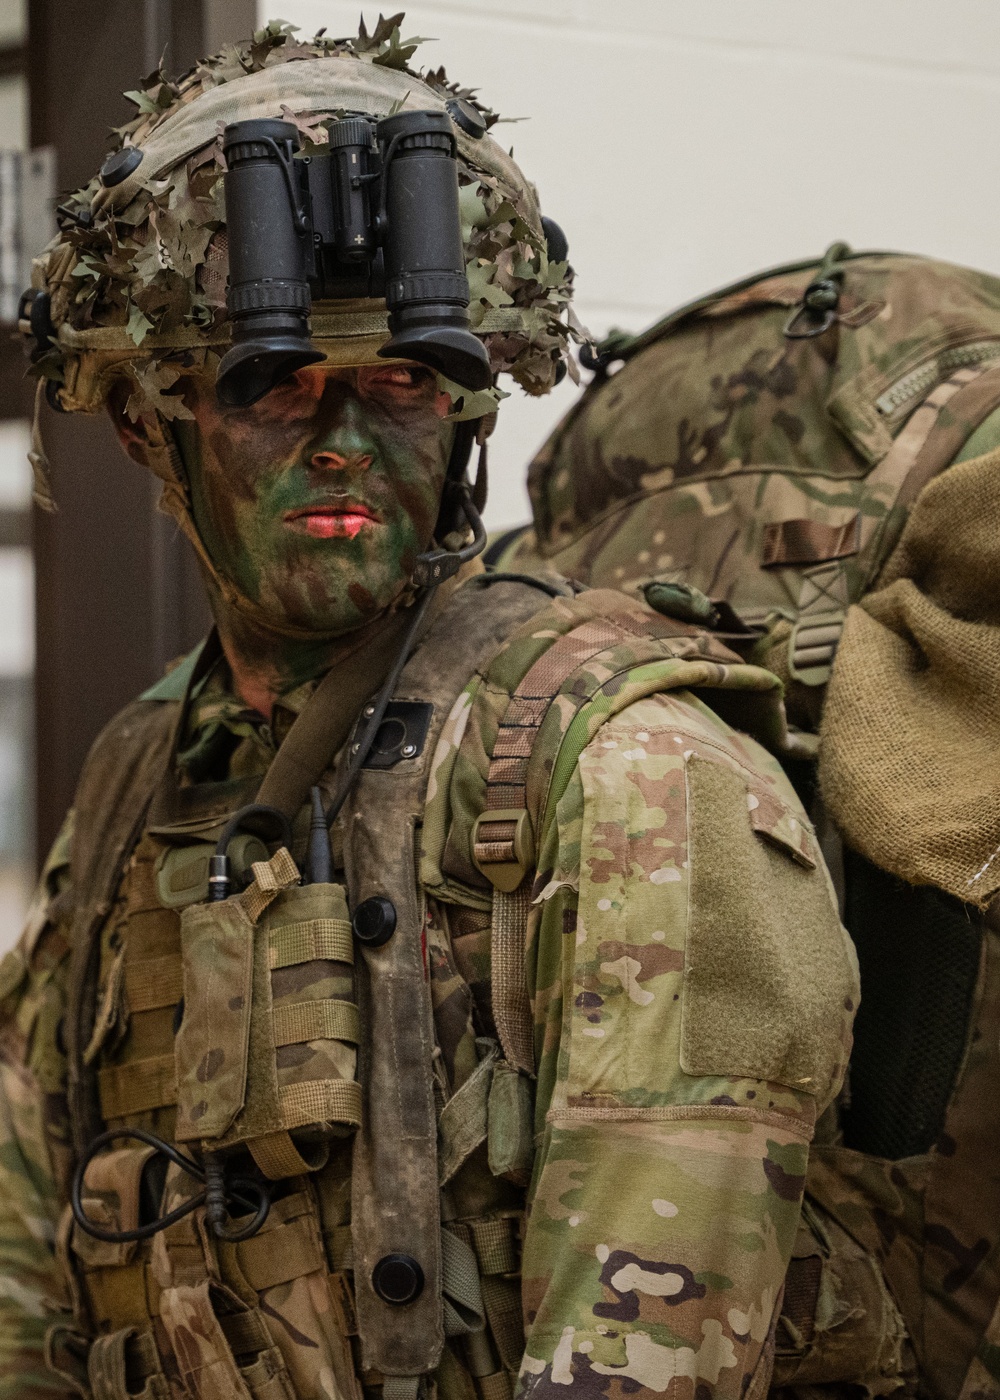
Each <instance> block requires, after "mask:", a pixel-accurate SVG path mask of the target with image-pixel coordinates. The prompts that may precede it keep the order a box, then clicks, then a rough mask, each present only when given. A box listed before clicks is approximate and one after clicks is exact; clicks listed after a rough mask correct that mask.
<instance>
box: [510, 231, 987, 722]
mask: <svg viewBox="0 0 1000 1400" xmlns="http://www.w3.org/2000/svg"><path fill="white" fill-rule="evenodd" d="M839 266H840V268H841V269H842V272H843V280H842V285H841V290H840V296H839V302H838V305H837V309H836V315H835V317H834V320H833V322H832V324H831V326H830V328H829V329H828V330H827V331H826V333H825V334H823V335H820V336H818V337H814V338H811V339H788V338H786V337H785V336H784V335H783V331H784V328H785V327H786V325H787V324H788V322H789V320H790V319H791V318H792V316H793V315H794V314H795V309H796V307H798V306H799V305H800V303H801V301H802V296H803V293H804V292H805V290H806V288H807V287H808V286H809V284H810V282H811V281H812V279H813V278H814V277H815V276H816V274H817V272H818V271H819V267H818V265H817V264H816V263H808V264H798V265H795V266H792V267H789V268H784V269H779V270H777V271H776V272H774V273H761V274H759V275H758V276H756V277H754V278H750V279H747V282H746V283H743V284H740V285H738V286H737V287H735V288H730V289H726V290H723V291H721V292H718V293H715V294H712V295H711V296H708V297H705V298H703V299H702V300H701V301H699V302H697V303H695V304H694V306H693V308H688V309H684V310H682V311H680V312H677V313H675V314H674V315H673V316H670V317H668V318H666V320H665V321H663V322H661V323H659V324H658V325H657V326H654V327H652V328H651V329H650V330H649V331H647V332H645V333H644V334H643V335H641V336H637V337H634V338H630V337H626V336H619V337H617V338H616V339H614V338H613V341H612V342H609V348H608V352H607V353H608V356H609V359H610V360H611V362H612V369H613V366H614V363H615V361H616V358H618V359H620V358H621V357H624V364H623V365H622V367H621V368H619V369H618V370H617V372H611V373H610V374H608V375H607V376H605V375H598V376H597V377H596V378H595V379H594V381H593V382H592V383H591V385H590V386H589V387H588V389H587V391H586V392H585V393H584V394H583V395H582V397H581V398H580V400H579V401H578V402H577V404H576V405H575V407H574V408H573V409H572V410H571V411H570V413H569V414H568V415H567V417H566V418H565V419H564V420H563V422H562V423H561V424H560V425H559V426H558V427H557V428H556V430H555V432H554V433H553V434H552V436H551V437H550V439H549V440H548V442H547V443H546V444H545V446H544V447H543V448H542V449H541V451H540V452H539V454H538V455H537V457H536V458H535V460H534V462H533V463H532V464H531V467H530V469H529V476H528V481H529V490H530V493H531V498H532V507H533V513H534V518H533V528H532V529H531V530H530V531H528V532H527V533H526V534H525V535H524V536H522V537H521V538H520V539H519V540H518V541H516V542H515V543H514V544H512V545H511V546H510V547H509V548H508V549H507V551H506V552H505V553H504V554H503V555H502V557H501V558H500V559H498V560H496V561H495V562H496V564H497V567H500V568H536V569H539V568H540V569H546V568H551V569H553V570H555V571H558V572H561V573H563V574H565V575H567V576H568V577H570V578H577V579H579V580H581V582H585V583H588V584H591V585H593V586H598V587H615V588H621V589H624V590H625V591H627V592H629V593H633V594H635V593H639V592H640V591H641V589H642V587H643V585H644V584H646V583H647V582H648V581H649V580H651V579H663V580H669V581H679V582H685V583H689V584H693V585H694V586H695V587H697V588H699V589H701V590H702V592H704V593H706V594H707V595H709V596H710V597H712V598H722V599H725V600H727V601H728V602H729V603H731V604H732V606H733V607H734V608H735V609H736V611H737V612H738V613H739V614H740V616H741V617H743V618H744V619H745V620H746V621H748V622H752V623H760V624H763V623H768V624H769V625H770V626H771V628H772V639H773V641H774V643H775V645H774V648H773V651H769V652H768V654H767V659H766V660H765V661H764V664H766V665H768V666H770V667H771V668H772V669H775V668H777V669H778V670H779V672H785V671H786V670H787V667H786V665H785V663H784V660H783V651H784V643H786V642H787V637H788V625H789V623H790V622H791V621H794V619H795V618H796V617H797V615H798V612H799V608H800V604H801V599H802V591H803V571H804V570H806V569H808V568H810V567H812V566H815V565H818V564H822V563H824V562H826V561H833V560H837V559H843V558H845V557H849V556H850V555H851V554H852V552H853V551H854V550H856V547H857V545H856V532H857V531H858V528H859V526H860V525H863V522H864V520H865V519H866V518H867V517H868V516H869V515H874V517H875V518H876V519H878V520H881V519H882V518H883V517H884V516H885V513H886V502H885V500H884V498H880V497H879V496H878V495H874V496H873V495H872V494H871V493H869V492H868V491H867V490H866V478H867V477H868V475H869V473H870V472H871V471H872V468H873V467H875V466H876V465H877V464H878V463H879V462H880V461H881V460H882V459H883V458H884V457H885V456H886V454H887V453H888V451H889V449H890V447H891V446H892V443H893V441H894V439H895V438H896V436H897V435H898V434H899V432H900V430H901V429H902V427H903V426H904V424H905V423H906V422H907V420H908V418H909V417H910V415H911V414H912V413H913V410H914V409H915V408H916V407H917V406H918V405H919V404H920V403H921V402H922V401H923V400H924V399H925V398H926V397H927V395H928V394H929V393H930V392H931V391H932V390H933V389H934V388H935V387H936V386H937V385H938V384H940V383H941V382H942V381H944V380H946V379H947V378H948V376H949V375H950V374H951V373H953V372H954V371H955V370H956V369H958V368H960V367H963V366H974V367H979V366H983V365H985V366H987V367H991V366H992V365H993V363H994V362H996V361H997V360H998V359H1000V280H998V279H996V278H993V277H990V276H989V275H987V274H986V273H981V272H975V271H972V270H970V269H967V268H959V267H954V266H952V265H950V264H947V263H941V262H934V261H932V260H929V259H924V258H917V257H911V256H907V255H903V254H890V253H860V254H854V255H850V256H845V257H844V259H843V260H842V262H841V263H840V264H839ZM996 382H997V380H996V376H995V375H988V374H984V375H982V376H981V379H980V380H978V381H977V386H971V387H970V389H969V391H968V392H967V393H966V394H963V395H960V396H956V398H955V399H953V400H952V401H951V402H950V403H949V405H948V409H947V415H946V417H945V419H944V420H943V421H942V422H941V423H939V425H938V428H937V429H936V432H938V433H940V435H941V441H940V448H941V453H942V455H941V463H942V465H943V464H945V463H947V462H948V461H949V460H951V458H952V456H954V455H956V454H958V453H959V451H960V450H961V449H963V446H964V445H965V444H966V442H967V440H970V439H971V435H972V433H973V431H974V430H975V429H976V428H977V427H978V426H979V424H980V423H981V422H982V420H983V419H984V418H986V417H987V415H988V414H989V413H990V411H991V407H992V406H995V403H996V401H997V400H996V398H995V397H994V399H993V404H992V405H991V403H990V400H989V397H988V395H989V394H990V393H991V392H993V391H995V390H996ZM995 422H996V420H995V419H993V418H988V420H987V423H986V424H985V426H984V428H983V429H982V430H981V435H977V440H976V442H975V443H973V442H971V441H970V442H969V447H968V448H967V449H966V451H965V453H964V454H963V455H972V452H973V451H978V452H984V451H986V450H987V447H988V446H993V445H996V443H997V442H1000V427H998V426H994V424H995ZM815 702H816V697H815V696H809V695H800V694H799V693H798V687H793V691H792V694H791V696H790V703H791V705H792V709H793V711H794V716H795V719H796V721H797V722H799V723H801V724H804V725H807V726H809V727H813V726H814V725H815V721H816V719H817V717H818V708H817V706H816V703H815Z"/></svg>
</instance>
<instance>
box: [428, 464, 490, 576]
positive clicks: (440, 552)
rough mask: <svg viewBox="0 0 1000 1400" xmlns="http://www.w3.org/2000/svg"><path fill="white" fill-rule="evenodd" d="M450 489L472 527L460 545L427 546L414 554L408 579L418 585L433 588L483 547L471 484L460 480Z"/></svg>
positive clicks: (483, 534)
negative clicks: (449, 546) (453, 547)
mask: <svg viewBox="0 0 1000 1400" xmlns="http://www.w3.org/2000/svg"><path fill="white" fill-rule="evenodd" d="M450 489H451V490H452V491H453V492H454V494H455V496H456V504H457V505H458V507H459V509H460V510H461V512H462V514H463V515H464V516H465V518H466V520H467V521H468V523H469V525H470V527H471V529H472V539H471V541H470V542H469V543H468V544H466V545H463V546H462V548H461V549H443V548H439V549H429V550H428V551H427V552H426V553H425V554H420V555H418V556H417V562H416V566H415V567H414V570H413V574H412V576H411V582H412V583H413V584H414V585H415V586H416V587H417V588H434V587H436V585H437V584H439V583H444V581H445V579H447V578H454V576H455V575H456V574H457V573H458V571H459V569H460V568H461V567H462V565H463V564H467V563H468V562H469V560H470V559H475V557H476V555H477V554H482V552H483V550H484V549H485V548H486V526H485V525H484V524H483V517H482V516H481V515H480V514H479V511H478V510H477V509H476V507H475V505H474V504H473V502H472V488H471V486H470V485H469V483H468V482H467V481H464V480H463V481H459V482H456V483H455V484H454V486H451V487H450Z"/></svg>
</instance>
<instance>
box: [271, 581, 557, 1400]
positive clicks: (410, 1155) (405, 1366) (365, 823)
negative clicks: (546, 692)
mask: <svg viewBox="0 0 1000 1400" xmlns="http://www.w3.org/2000/svg"><path fill="white" fill-rule="evenodd" d="M483 586H484V584H483V582H482V581H479V582H477V580H476V579H475V578H473V579H470V580H469V582H468V583H466V584H465V585H464V586H463V587H461V588H459V589H457V590H456V592H455V594H454V596H453V598H452V599H451V600H450V601H449V603H448V605H447V607H446V608H444V609H442V611H441V613H440V614H439V615H438V616H437V617H436V618H435V620H434V621H433V623H432V624H431V627H430V630H429V631H428V633H427V635H426V636H425V638H424V640H423V642H422V643H421V645H420V646H419V647H418V648H417V649H416V651H415V652H414V654H413V656H412V657H411V658H410V660H409V662H408V663H407V665H406V668H405V669H404V671H403V673H402V676H401V677H400V681H399V684H398V686H397V687H396V697H397V699H400V700H418V701H421V702H423V703H426V704H429V705H430V706H431V707H432V711H431V719H430V721H429V728H428V731H427V738H426V744H425V749H424V756H420V757H417V758H415V759H413V760H409V761H405V762H400V763H398V764H396V765H395V766H394V767H392V768H374V767H372V768H367V767H366V768H363V769H362V770H361V773H360V775H359V778H358V781H357V783H356V785H355V787H354V789H353V791H352V793H351V795H350V797H349V798H348V800H347V802H346V804H345V807H344V810H343V813H342V814H341V817H340V819H339V821H340V828H341V830H342V832H343V840H344V864H345V870H346V880H347V886H348V890H349V893H350V902H351V907H352V908H353V909H357V908H358V906H359V904H361V903H363V902H364V901H365V900H371V899H375V898H379V899H382V900H389V901H390V903H391V906H392V908H393V909H394V911H395V928H394V931H393V933H392V934H391V936H390V937H389V939H388V940H387V941H386V942H383V943H381V944H378V945H373V944H364V945H360V946H359V948H358V957H357V962H356V969H357V975H358V1002H359V1005H360V1007H361V1021H362V1025H363V1026H364V1028H365V1032H364V1035H363V1037H362V1042H361V1045H360V1046H359V1057H360V1058H359V1079H360V1081H361V1083H362V1085H363V1091H364V1095H365V1101H364V1108H363V1112H362V1115H361V1117H362V1122H361V1127H360V1128H359V1129H358V1131H357V1134H356V1136H355V1139H354V1145H353V1156H352V1172H351V1193H352V1200H353V1208H352V1217H351V1236H352V1241H353V1254H354V1265H355V1272H354V1280H355V1290H356V1302H357V1310H358V1325H359V1330H360V1336H361V1344H362V1351H363V1354H364V1364H365V1366H366V1367H370V1368H373V1369H377V1370H378V1371H380V1372H381V1373H382V1374H383V1375H384V1376H385V1377H386V1378H387V1387H386V1393H387V1394H389V1393H390V1392H391V1393H393V1394H394V1395H396V1396H399V1397H404V1396H415V1395H416V1393H417V1390H418V1384H417V1379H416V1378H417V1377H420V1376H423V1375H426V1374H427V1373H429V1372H432V1371H433V1370H434V1369H435V1368H436V1366H437V1364H438V1362H439V1360H440V1356H441V1348H442V1346H443V1342H444V1331H443V1328H444V1325H445V1324H444V1322H443V1320H442V1305H441V1298H442V1290H443V1287H444V1281H445V1276H444V1269H445V1266H446V1262H447V1261H446V1260H444V1259H443V1256H442V1245H441V1206H440V1190H439V1185H438V1163H437V1152H438V1147H437V1113H436V1106H435V1092H434V1070H433V1064H434V1061H433V1055H432V1050H433V1046H434V1017H433V1008H432V1005H431V987H430V983H429V980H428V975H427V964H426V956H427V954H426V947H425V944H424V936H423V922H424V911H423V906H422V897H421V894H420V891H419V888H418V885H417V881H416V878H415V872H416V869H417V853H416V834H417V830H418V828H419V824H420V819H421V816H422V814H423V811H424V809H425V805H426V799H427V785H428V778H429V775H430V771H431V767H430V763H429V758H430V755H432V754H433V753H434V752H435V750H436V747H437V743H438V740H439V738H440V735H441V730H442V728H443V726H444V724H445V721H446V720H447V718H448V715H449V714H450V712H451V710H452V708H453V705H454V702H455V698H456V696H457V695H459V694H460V693H461V692H462V690H463V687H464V686H466V685H467V683H468V681H469V677H470V676H471V675H473V674H475V673H477V671H479V670H480V669H482V668H484V667H487V666H488V663H489V660H490V658H491V657H492V656H493V655H494V653H495V652H496V651H497V650H498V649H499V650H502V649H503V647H504V645H505V643H506V640H507V638H508V637H509V636H510V635H511V634H512V633H514V632H516V631H517V630H518V629H520V628H522V627H523V626H524V625H525V624H526V623H527V621H528V619H529V618H531V617H533V616H534V615H535V614H537V613H538V611H539V594H538V590H537V587H536V586H535V585H534V583H533V582H532V581H528V583H527V585H526V584H525V583H511V582H500V583H497V584H496V586H495V587H494V586H492V585H491V586H490V588H489V594H488V598H487V597H484V594H483ZM286 742H287V741H286ZM401 1256H405V1257H406V1259H405V1262H406V1267H407V1268H409V1267H410V1265H415V1264H418V1265H419V1276H420V1278H421V1280H422V1281H421V1283H420V1284H419V1285H418V1286H417V1287H416V1289H415V1292H414V1295H413V1297H412V1299H411V1300H410V1301H408V1302H407V1305H406V1306H405V1307H399V1306H395V1305H394V1303H393V1300H392V1297H391V1295H390V1294H387V1293H386V1291H385V1289H384V1288H382V1291H379V1279H380V1277H381V1274H380V1269H381V1270H382V1271H383V1272H384V1266H385V1265H386V1264H387V1262H389V1263H391V1261H392V1260H393V1259H396V1260H398V1259H399V1258H400V1257H401ZM411 1275H412V1270H411Z"/></svg>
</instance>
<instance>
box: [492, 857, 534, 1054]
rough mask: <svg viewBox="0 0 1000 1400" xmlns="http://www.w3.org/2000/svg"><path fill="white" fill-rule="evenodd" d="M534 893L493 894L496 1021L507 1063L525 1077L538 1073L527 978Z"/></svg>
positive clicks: (523, 888) (522, 887)
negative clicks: (525, 959) (529, 911)
mask: <svg viewBox="0 0 1000 1400" xmlns="http://www.w3.org/2000/svg"><path fill="white" fill-rule="evenodd" d="M530 906H531V890H530V888H528V886H527V885H526V884H525V883H523V882H522V884H521V885H520V886H519V887H518V888H517V889H516V890H513V891H512V892H511V893H508V892H507V891H506V890H494V891H493V922H492V930H491V935H490V951H491V961H490V983H491V987H492V995H493V1018H494V1020H495V1022H496V1027H497V1034H498V1035H499V1037H500V1044H501V1045H502V1046H503V1052H504V1055H505V1056H506V1058H507V1062H508V1064H511V1065H513V1066H514V1067H515V1068H516V1069H519V1070H523V1071H524V1073H525V1074H534V1072H535V1037H534V1018H533V1017H532V1013H531V999H530V998H529V996H528V983H527V980H526V978H525V975H524V948H525V943H526V940H527V929H528V910H529V908H530Z"/></svg>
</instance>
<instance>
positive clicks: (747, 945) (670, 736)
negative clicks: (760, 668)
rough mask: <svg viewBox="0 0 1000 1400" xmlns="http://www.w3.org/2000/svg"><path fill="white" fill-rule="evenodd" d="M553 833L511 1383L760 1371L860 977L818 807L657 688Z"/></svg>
mask: <svg viewBox="0 0 1000 1400" xmlns="http://www.w3.org/2000/svg"><path fill="white" fill-rule="evenodd" d="M543 840H544V841H545V847H546V849H545V851H544V856H545V858H544V859H543V860H542V861H541V862H540V869H542V870H544V871H545V874H544V875H543V876H542V878H541V880H540V882H539V884H540V886H541V888H540V889H539V888H538V887H537V886H536V895H535V903H534V907H533V918H532V921H531V923H530V925H529V963H530V969H529V985H530V986H531V987H532V991H533V1005H534V1008H535V1016H536V1051H537V1058H538V1063H539V1075H538V1097H537V1106H536V1142H538V1143H540V1147H539V1148H538V1151H537V1154H536V1164H535V1172H534V1178H533V1181H532V1187H531V1193H530V1210H529V1218H528V1225H527V1230H526V1236H525V1244H524V1264H523V1297H524V1307H525V1322H526V1335H527V1345H526V1351H525V1356H524V1362H523V1368H522V1375H521V1395H522V1396H528V1395H533V1396H536V1397H537V1400H541V1397H542V1396H543V1395H544V1394H546V1393H553V1394H556V1395H559V1396H563V1397H564V1396H565V1395H566V1394H567V1391H566V1389H565V1387H574V1386H575V1387H578V1388H579V1390H580V1393H581V1394H586V1395H587V1396H588V1397H589V1396H592V1395H608V1396H613V1397H616V1400H617V1397H619V1396H626V1395H630V1396H634V1395H638V1394H640V1392H642V1393H645V1392H650V1393H654V1392H655V1393H656V1394H657V1395H663V1394H665V1393H666V1394H668V1395H674V1394H683V1396H684V1397H685V1400H687V1397H689V1396H690V1395H691V1394H692V1393H694V1394H695V1395H696V1396H697V1397H698V1400H709V1397H725V1398H726V1400H729V1397H733V1400H736V1398H737V1397H742V1396H746V1395H750V1396H753V1397H756V1396H758V1395H763V1394H765V1393H766V1389H767V1385H768V1381H769V1379H770V1373H771V1366H772V1358H773V1346H774V1340H773V1339H774V1329H775V1327H776V1324H777V1318H778V1314H779V1310H780V1301H781V1295H782V1288H783V1282H784V1276H785V1271H786V1268H787V1265H788V1260H789V1257H790V1253H791V1249H792V1244H793V1240H794V1237H795V1231H796V1226H797V1223H798V1218H799V1212H800V1206H801V1198H802V1190H803V1185H804V1179H805V1171H806V1161H807V1155H808V1145H809V1142H810V1139H811V1134H812V1128H813V1124H814V1122H815V1119H816V1117H817V1115H818V1112H819V1111H821V1110H822V1108H823V1107H824V1106H825V1105H826V1103H827V1102H829V1100H830V1099H831V1098H832V1097H833V1095H834V1094H835V1093H836V1091H837V1089H838V1087H839V1084H840V1081H841V1079H842V1076H843V1072H844V1066H845V1064H846V1058H847V1054H848V1052H849V1048H850V1024H851V1019H852V1014H853V1009H854V1007H855V1005H856V1001H857V984H856V967H855V964H854V961H853V953H852V952H851V950H850V945H849V941H848V940H847V936H846V934H845V933H844V931H843V929H842V928H841V926H840V923H839V920H838V918H837V915H836V911H835V908H834V904H833V899H832V892H831V889H830V885H829V880H828V878H827V876H826V872H825V870H824V869H823V868H822V865H821V862H820V858H819V855H818V851H817V848H816V846H815V841H814V837H813V836H812V833H811V830H810V828H809V824H808V822H807V820H806V817H805V814H804V813H803V812H802V810H801V808H800V806H799V804H798V801H797V799H796V798H795V796H794V793H793V792H792V790H791V789H790V787H789V786H788V784H787V782H786V781H785V779H784V777H783V775H782V774H781V772H780V769H778V767H777V765H776V764H775V763H774V762H773V760H771V759H769V758H768V756H767V755H766V754H764V752H763V751H762V750H760V749H759V748H758V747H757V746H756V745H755V744H753V743H752V741H750V740H747V739H745V738H741V737H739V736H735V735H733V734H731V732H730V731H728V730H727V729H726V728H725V727H724V726H723V725H722V724H721V722H720V721H718V720H716V719H715V717H714V716H712V715H711V714H710V712H708V711H707V710H705V709H704V707H702V706H699V705H698V704H697V703H696V702H691V701H683V700H680V699H677V698H674V697H670V696H656V697H652V698H650V699H647V700H643V701H640V702H639V703H637V704H634V705H632V706H630V707H629V708H628V709H626V710H624V711H623V712H622V714H621V715H619V716H618V717H617V718H616V719H614V720H612V721H610V722H609V723H608V724H606V725H605V726H604V727H603V728H602V729H601V730H600V731H599V732H598V734H597V736H596V738H595V739H594V740H593V741H592V742H591V744H590V746H589V747H588V748H587V749H586V750H585V751H584V753H583V755H582V756H581V760H580V763H579V767H578V770H577V772H576V774H575V775H574V777H573V779H572V780H571V782H570V784H569V787H568V788H567V791H566V793H565V795H564V796H563V798H562V799H561V801H560V803H559V807H558V811H557V815H556V820H555V821H554V822H553V823H552V826H551V829H550V831H549V833H548V836H547V837H543ZM556 1386H557V1387H559V1389H558V1390H557V1391H552V1390H551V1388H552V1387H556ZM570 1393H571V1392H570Z"/></svg>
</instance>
